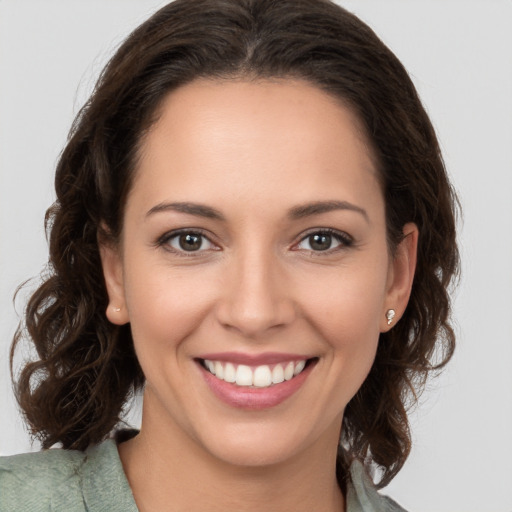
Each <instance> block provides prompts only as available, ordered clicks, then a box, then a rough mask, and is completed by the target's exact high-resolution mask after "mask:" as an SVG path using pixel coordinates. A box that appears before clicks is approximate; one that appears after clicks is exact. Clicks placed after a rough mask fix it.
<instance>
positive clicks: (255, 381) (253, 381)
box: [198, 358, 316, 388]
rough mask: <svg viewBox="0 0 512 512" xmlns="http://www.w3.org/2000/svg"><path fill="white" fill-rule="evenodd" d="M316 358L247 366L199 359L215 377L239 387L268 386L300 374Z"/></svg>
mask: <svg viewBox="0 0 512 512" xmlns="http://www.w3.org/2000/svg"><path fill="white" fill-rule="evenodd" d="M315 359H316V358H311V359H299V360H290V361H285V362H282V363H274V364H262V365H258V366H249V365H246V364H236V363H232V362H226V361H218V360H217V361H215V360H211V359H199V360H198V361H199V363H200V364H201V366H202V367H203V368H204V369H205V370H207V371H208V372H210V373H211V374H212V375H214V376H215V377H216V378H217V379H219V380H222V381H224V382H228V383H230V384H235V385H236V386H241V387H253V388H268V387H271V386H275V385H277V384H281V383H282V382H285V381H289V380H292V379H293V378H294V377H297V376H298V375H300V374H301V373H302V372H303V371H304V370H305V369H306V367H307V366H308V365H311V364H312V363H313V362H314V360H315Z"/></svg>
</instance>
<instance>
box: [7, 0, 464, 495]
mask: <svg viewBox="0 0 512 512" xmlns="http://www.w3.org/2000/svg"><path fill="white" fill-rule="evenodd" d="M199 77H208V78H214V79H215V78H219V79H226V78H227V79H229V78H233V77H236V78H244V79H248V80H250V79H254V78H270V77H272V78H300V79H303V80H306V81H308V82H310V83H312V84H314V85H315V86H317V87H319V88H321V89H322V90H325V91H327V92H328V93H329V94H332V95H334V96H335V97H338V98H340V99H342V100H343V102H344V103H345V104H348V105H350V106H351V108H353V110H354V111H355V112H356V113H357V115H358V116H359V118H360V119H361V120H362V122H363V124H364V126H365V129H366V132H367V137H368V139H369V141H370V142H371V145H372V148H373V151H374V155H375V157H376V160H377V162H378V166H379V173H380V178H381V181H382V186H383V191H384V195H385V201H386V216H387V229H388V238H389V243H390V247H391V248H393V247H396V244H398V243H399V242H400V240H401V237H402V227H403V226H404V224H405V223H407V222H414V223H416V224H417V226H418V228H419V233H420V235H419V248H418V265H417V270H416V274H415V279H414V284H413V289H412V295H411V299H410V302H409V305H408V307H407V309H406V311H405V314H404V315H403V317H402V319H401V320H400V322H398V324H397V325H396V326H395V327H394V328H393V329H392V330H391V331H389V332H387V333H385V334H382V335H381V339H380V342H379V347H378V351H377V355H376V359H375V362H374V364H373V367H372V369H371V372H370V374H369V375H368V377H367V379H366V380H365V382H364V384H363V385H362V387H361V389H360V390H359V391H358V393H357V394H356V396H355V397H354V398H353V399H352V400H351V401H350V403H349V404H348V406H347V408H346V410H345V415H344V419H343V429H342V439H341V446H342V448H341V449H340V452H339V457H338V461H339V464H338V476H339V478H340V481H341V478H343V475H344V474H346V469H347V466H348V464H349V463H350V460H351V459H353V458H358V459H360V460H362V461H365V462H366V463H367V464H369V463H374V464H376V465H378V466H380V468H381V469H382V470H383V477H382V480H381V482H380V485H385V484H386V483H388V482H389V481H390V480H391V479H392V478H393V476H394V475H395V474H396V473H397V472H398V471H399V469H400V468H401V467H402V465H403V463H404V461H405V459H406V458H407V456H408V454H409V451H410V446H411V440H410V433H409V427H408V420H407V407H408V404H410V403H411V402H413V401H414V399H415V398H416V396H417V395H416V393H417V392H419V390H421V388H422V386H423V384H424V383H425V379H426V377H427V375H428V374H429V373H430V372H431V371H432V370H435V369H439V368H441V367H442V366H443V365H444V364H445V363H446V362H447V361H448V360H449V359H450V357H451V355H452V353H453V349H454V334H453V330H452V328H451V326H450V324H449V312H450V300H449V296H448V292H447V288H448V286H449V284H450V282H451V280H452V278H453V276H454V274H455V273H456V271H457V269H458V252H457V246H456V240H455V220H454V213H455V205H456V200H455V196H454V193H453V191H452V188H451V186H450V183H449V181H448V178H447V175H446V172H445V168H444V164H443V161H442V157H441V154H440V149H439V145H438V142H437V139H436V135H435V133H434V130H433V128H432V125H431V123H430V121H429V119H428V116H427V114H426V113H425V111H424V109H423V107H422V105H421V102H420V100H419V98H418V96H417V93H416V90H415V88H414V86H413V84H412V82H411V80H410V78H409V76H408V74H407V72H406V71H405V69H404V68H403V66H402V65H401V63H400V62H399V61H398V59H397V58H396V57H395V56H394V55H393V53H392V52H391V51H390V50H389V49H388V48H387V47H386V46H385V45H384V44H383V43H382V42H381V41H380V40H379V39H378V38H377V36H376V35H375V34H374V33H373V31H372V30H371V29H370V28H369V27H368V26H366V25H365V24H364V23H362V22H361V21H360V20H359V19H358V18H357V17H355V16H354V15H352V14H350V13H349V12H347V11H346V10H344V9H342V8H341V7H339V6H337V5H335V4H334V3H332V2H330V1H328V0H177V1H176V2H173V3H171V4H169V5H167V6H165V7H164V8H162V9H161V10H160V11H158V12H157V13H156V14H154V15H153V16H152V17H151V18H150V19H149V20H147V21H146V22H145V23H143V24H142V25H141V26H139V27H138V28H137V29H136V30H135V31H134V32H133V33H132V34H131V35H130V36H129V37H128V38H127V39H126V41H125V42H124V43H123V44H122V45H121V47H120V48H119V49H118V51H117V52H116V54H115V55H114V56H113V58H112V59H111V60H110V62H109V63H108V65H107V66H106V68H105V69H104V71H103V72H102V74H101V76H100V78H99V80H98V83H97V85H96V88H95V91H94V93H93V95H92V96H91V98H90V99H89V101H88V102H87V104H86V105H85V106H84V107H83V108H82V110H81V111H80V112H79V114H78V116H77V118H76V120H75V122H74V124H73V127H72V129H71V132H70V136H69V140H68V143H67V145H66V147H65V149H64V151H63V153H62V155H61V158H60V160H59V163H58V166H57V171H56V177H55V188H56V192H57V200H56V202H55V204H54V205H53V206H52V207H51V208H50V209H49V210H48V212H47V215H46V226H47V230H48V233H49V240H50V242H49V244H50V260H49V269H48V273H47V276H46V278H45V279H44V282H43V283H42V284H41V285H40V287H39V288H38V289H37V290H36V291H35V293H34V294H33V295H32V297H31V299H30V301H29V303H28V306H27V310H26V318H25V322H24V325H20V327H19V328H18V331H17V333H16V335H15V338H14V342H13V346H12V349H11V365H12V360H13V356H14V352H15V349H16V346H17V345H18V343H19V341H20V339H21V338H22V337H23V335H24V331H25V330H26V332H27V334H28V337H30V338H31V340H32V342H33V344H34V346H35V348H36V350H37V353H38V356H39V358H38V359H37V360H34V361H32V362H27V363H26V364H25V366H24V367H23V368H22V370H21V372H20V374H19V376H18V380H17V383H16V385H15V390H16V396H17V399H18V402H19V404H20V406H21V408H22V410H23V412H24V414H25V417H26V420H27V422H28V424H29V425H30V428H31V431H32V433H33V435H34V436H36V437H38V438H39V439H40V440H41V441H42V445H43V447H49V446H52V445H53V444H55V443H59V442H60V443H62V445H63V447H64V448H76V449H82V450H83V449H85V448H87V447H88V446H89V445H90V444H92V443H97V442H99V441H101V440H102V439H104V438H105V437H107V436H108V435H109V434H110V433H111V431H112V430H113V428H114V427H115V426H116V425H117V424H118V423H119V418H120V416H121V414H122V410H123V406H124V404H125V403H126V402H127V400H128V398H129V396H130V394H131V393H133V391H134V390H136V389H138V388H140V387H141V386H142V385H143V383H144V376H143V374H142V371H141V369H140V367H139V365H138V362H137V359H136V356H135V353H134V349H133V341H132V338H131V333H130V329H129V326H124V327H117V326H115V325H112V324H110V323H109V322H108V321H107V319H106V317H105V309H106V307H107V304H108V298H107V293H106V289H105V284H104V281H103V274H102V269H101V262H100V257H99V251H98V237H104V238H107V237H109V238H110V240H111V241H112V242H114V243H115V242H116V240H118V238H119V236H120V233H121V231H122V219H123V210H124V204H125V201H126V197H127V193H128V191H129V190H130V186H131V183H132V180H133V174H134V170H135V168H136V158H137V152H138V148H139V146H140V142H141V139H142V137H143V135H144V133H145V132H146V131H147V129H148V128H149V127H150V126H151V124H152V123H153V122H154V119H155V115H156V112H157V109H158V106H159V105H160V104H161V102H162V100H163V98H164V97H165V96H166V95H167V94H168V92H169V91H171V90H173V89H175V88H177V87H179V86H180V85H183V84H186V83H188V82H190V81H192V80H194V79H196V78H199ZM102 226H106V228H107V229H106V230H103V229H102ZM107 231H108V233H107ZM411 399H412V400H411Z"/></svg>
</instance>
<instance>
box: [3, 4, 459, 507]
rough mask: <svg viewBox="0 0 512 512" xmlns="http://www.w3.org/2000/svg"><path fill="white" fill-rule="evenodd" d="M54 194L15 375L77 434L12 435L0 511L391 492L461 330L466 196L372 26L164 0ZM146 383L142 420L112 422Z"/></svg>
mask: <svg viewBox="0 0 512 512" xmlns="http://www.w3.org/2000/svg"><path fill="white" fill-rule="evenodd" d="M56 192H57V202H56V203H55V204H54V206H53V207H52V208H50V210H49V212H48V215H47V221H48V228H49V231H50V258H51V272H50V275H49V276H48V278H47V280H46V281H45V282H44V283H43V284H42V285H41V287H40V288H39V289H38V290H37V291H36V292H35V293H34V295H33V296H32V298H31V300H30V303H29V306H28V308H27V314H26V322H25V323H26V328H27V331H28V333H29V335H30V338H31V340H32V342H33V343H34V345H35V347H36V348H37V351H38V355H39V359H38V360H35V361H32V362H29V363H27V364H26V366H25V367H24V369H23V371H22V373H21V375H20V378H19V380H18V382H17V398H18V401H19V403H20V406H21V407H22V410H23V411H24V413H25V415H26V419H27V422H28V424H29V425H30V426H31V429H32V431H33V433H34V434H35V435H36V436H37V437H39V438H40V439H41V441H42V444H43V447H44V448H49V447H51V446H53V445H55V444H58V443H60V444H61V446H62V447H63V448H65V449H66V450H52V451H46V452H42V453H40V454H35V455H22V456H16V457H12V458H6V459H3V460H2V462H1V463H0V489H1V491H2V492H1V494H0V509H1V510H11V509H12V508H18V509H23V510H39V508H41V509H45V510H46V509H48V508H49V507H53V509H54V510H60V509H63V510H64V509H65V510H100V509H103V508H105V509H106V508H107V507H108V508H110V509H112V510H137V508H138V509H139V510H205V509H213V510H215V509H219V510H226V509H234V510H253V509H256V508H258V509H261V508H263V507H264V508H267V509H270V510H274V509H275V510H278V509H279V510H326V511H327V510H329V511H332V510H348V511H350V512H354V511H357V510H387V509H389V510H401V509H400V507H399V506H398V505H396V504H395V503H394V502H392V501H391V500H389V499H388V498H385V497H382V496H380V495H379V494H377V491H376V489H375V488H374V487H373V485H372V484H371V482H370V480H369V478H368V477H367V476H366V475H365V471H366V472H368V473H370V472H371V470H372V468H377V469H380V471H381V478H380V479H379V480H378V482H377V485H378V486H384V485H386V484H387V483H388V482H389V481H390V480H391V479H392V478H393V476H394V475H396V473H397V472H398V471H399V470H400V468H401V467H402V465H403V463H404V461H405V459H406V457H407V455H408V453H409V450H410V434H409V430H408V424H407V416H406V408H407V406H408V404H409V401H410V398H411V395H412V397H415V392H416V390H418V389H420V388H421V385H422V383H424V381H425V378H426V377H427V375H428V373H429V372H430V371H431V370H434V369H436V368H440V367H442V366H443V365H444V364H446V362H447V361H448V360H449V358H450V357H451V354H452V352H453V347H454V337H453V332H452V330H451V327H450V324H449V320H448V315H449V297H448V295H447V291H446V290H447V287H448V285H449V283H450V281H451V279H452V276H453V275H454V273H455V272H456V270H457V264H458V256H457V248H456V243H455V228H454V201H455V200H454V196H453V193H452V191H451V187H450V184H449V182H448V180H447V177H446V173H445V169H444V165H443V162H442V159H441V156H440V151H439V146H438V143H437V140H436V137H435V133H434V131H433V129H432V126H431V124H430V122H429V120H428V117H427V115H426V114H425V112H424V110H423V108H422V106H421V103H420V101H419V99H418V97H417V94H416V91H415V89H414V87H413V85H412V83H411V81H410V79H409V78H408V76H407V73H406V72H405V70H404V69H403V67H402V65H401V64H400V63H399V62H398V60H397V59H396V57H395V56H394V55H393V54H392V53H391V52H390V51H389V50H388V49H387V48H386V47H385V46H384V45H383V44H382V42H381V41H380V40H379V39H378V38H377V37H376V36H375V34H373V32H372V31H371V30H370V29H369V28H368V27H367V26H365V25H364V24H363V23H362V22H361V21H360V20H358V19H357V18H355V17H354V16H353V15H351V14H349V13H347V12H346V11H344V10H343V9H341V8H339V7H337V6H336V5H334V4H332V3H330V2H327V1H318V0H307V1H291V0H290V1H288V0H285V1H279V2H274V1H270V0H252V1H251V0H245V1H238V0H237V1H235V0H223V1H221V0H178V1H176V2H174V3H171V4H169V5H168V6H166V7H164V8H163V9H161V10H160V11H159V12H158V13H156V14H155V15H154V16H153V17H152V18H150V19H149V20H148V21H147V22H146V23H144V24H143V25H141V26H140V27H139V28H138V29H137V30H136V31H135V32H134V33H133V34H132V35H131V36H130V37H129V38H128V39H127V40H126V41H125V43H124V44H123V45H122V46H121V47H120V49H119V50H118V51H117V53H116V55H115V56H114V57H113V58H112V60H111V61H110V63H109V64H108V65H107V67H106V69H105V71H104V72H103V74H102V76H101V77H100V80H99V82H98V84H97V87H96V90H95V92H94V94H93V96H92V97H91V99H90V101H89V102H88V103H87V105H86V106H85V107H84V109H83V110H82V111H81V113H80V114H79V116H78V118H77V120H76V121H75V124H74V126H73V129H72V133H71V136H70V139H69V142H68V144H67V146H66V148H65V150H64V152H63V154H62V156H61V159H60V161H59V164H58V167H57V172H56ZM19 332H20V333H21V330H20V331H19ZM20 337H21V335H20V334H18V335H17V336H16V339H15V342H14V344H13V354H14V350H15V348H16V346H17V343H18V341H19V340H20ZM434 355H436V356H437V359H435V358H434ZM143 386H144V407H143V416H142V426H141V430H140V433H137V432H126V431H120V432H119V433H118V435H117V436H116V441H114V440H107V441H105V439H106V438H108V437H109V436H111V435H112V432H113V431H114V430H115V429H116V427H117V426H118V424H119V418H120V415H121V413H122V409H123V406H124V404H125V403H126V402H127V400H128V398H129V397H130V396H131V394H132V393H133V392H134V391H135V390H137V389H140V388H142V387H143ZM27 482H29V483H28V484H27ZM20 485H21V487H20ZM27 487H28V488H27ZM20 489H24V490H23V492H21V490H20ZM38 507H39V508H38Z"/></svg>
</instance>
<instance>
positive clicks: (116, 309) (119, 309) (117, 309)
mask: <svg viewBox="0 0 512 512" xmlns="http://www.w3.org/2000/svg"><path fill="white" fill-rule="evenodd" d="M112 309H113V310H114V311H115V312H116V313H119V311H121V308H112Z"/></svg>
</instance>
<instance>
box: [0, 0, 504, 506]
mask: <svg viewBox="0 0 512 512" xmlns="http://www.w3.org/2000/svg"><path fill="white" fill-rule="evenodd" d="M164 3H165V2H162V1H156V0H108V1H105V0H87V1H85V0H83V1H79V0H45V1H44V2H43V1H40V0H34V1H29V0H10V1H9V0H0V454H4V455H5V454H12V453H18V452H21V451H28V450H30V449H37V445H34V446H33V447H31V444H30V440H29V437H28V435H27V433H26V431H25V429H24V427H23V422H22V420H21V419H20V416H19V413H18V412H17V410H16V408H15V405H14V401H13V398H12V392H11V387H10V379H9V371H8V347H9V344H10V340H11V338H12V334H13V332H14V330H15V328H16V325H17V322H18V315H19V314H20V313H21V312H22V310H23V305H24V300H25V298H26V293H23V292H22V293H21V294H20V296H19V300H18V301H17V302H16V308H15V307H14V305H13V302H12V297H13V294H14V291H15V289H16V287H17V285H19V284H20V283H21V282H22V281H24V280H26V279H28V278H30V277H33V276H37V275H38V274H39V272H40V271H41V270H42V268H43V266H44V264H45V262H46V259H47V245H46V240H45V235H44V231H43V217H44V212H45V210H46V208H47V207H48V206H49V205H50V203H51V202H52V201H53V198H54V193H53V172H54V167H55V163H56V160H57V157H58V155H59V152H60V151H61V149H62V147H63V145H64V143H65V140H66V134H67V131H68V129H69V127H70V125H71V122H72V119H73V117H74V115H75V114H76V113H77V111H78V109H79V108H80V106H81V105H82V104H83V102H84V101H85V99H86V98H87V96H88V94H89V93H90V91H91V89H92V87H93V84H94V82H95V79H96V77H97V75H98V73H99V71H100V70H101V68H102V65H103V64H104V63H105V62H106V59H107V58H108V57H109V56H110V55H111V54H112V51H113V49H114V48H115V47H116V45H118V44H119V43H120V41H121V40H122V39H123V38H124V37H125V36H126V35H127V34H128V33H129V31H131V30H132V29H133V28H135V26H137V25H138V24H139V23H140V22H142V21H143V20H144V19H145V18H146V17H147V16H148V15H150V14H151V13H152V12H154V11H155V10H156V8H157V7H159V6H161V5H163V4H164ZM340 3H342V5H344V6H345V7H347V8H348V9H349V10H351V11H353V12H355V13H356V14H357V15H359V16H360V17H361V18H362V19H363V20H365V21H366V22H367V23H369V24H370V26H372V27H373V28H374V30H375V31H376V32H377V34H379V36H380V37H381V38H382V39H383V40H384V42H385V43H386V44H388V45H389V46H390V47H391V48H392V50H393V51H394V52H395V53H396V54H397V56H398V57H399V58H400V59H401V60H402V62H403V63H404V64H405V66H406V68H407V69H408V70H409V71H410V73H411V76H412V78H413V80H414V82H415V84H416V86H417V88H418V90H419V92H420V95H421V97H422V98H423V101H424V103H425V105H426V108H427V110H428V112H429V113H430V115H431V118H432V120H433V123H434V125H435V127H436V129H437V132H438V135H439V138H440V140H441V144H442V148H443V151H444V156H445V159H446V163H447V167H448V170H449V172H450V175H451V177H452V179H453V182H454V184H455V187H456V189H457V191H458V193H459V194H460V198H461V202H462V206H463V209H464V219H463V222H461V223H460V243H461V251H462V258H463V269H462V270H463V273H462V280H461V284H460V287H459V289H458V291H457V293H456V295H455V301H454V316H455V318H456V323H457V327H456V328H457V334H458V348H457V352H456V355H455V357H454V359H453V362H452V364H451V365H450V366H449V368H448V369H447V370H446V372H445V373H444V374H443V375H442V376H441V377H440V378H438V379H437V380H435V381H434V382H431V383H430V385H429V387H428V389H427V392H426V393H425V394H424V395H423V397H422V399H421V403H420V407H419V408H418V409H417V410H416V411H415V412H414V413H413V415H412V426H413V440H414V448H413V451H412V454H411V456H410V459H409V460H408V462H407V464H406V466H405V467H404V469H403V470H402V472H401V473H400V474H399V475H398V476H397V477H396V479H395V480H394V481H393V482H392V483H391V485H389V486H388V488H387V489H386V490H385V492H386V493H388V494H390V495H391V496H393V497H394V498H395V499H396V500H397V501H399V502H400V503H401V504H402V505H403V506H404V507H406V508H407V509H410V510H411V511H415V512H442V511H446V512H448V511H449V512H455V511H465V512H485V511H489V512H511V511H512V371H511V370H512V200H511V198H512V194H511V193H512V2H510V1H500V0H485V1H484V0H482V1H470V0H466V1H462V0H460V1H454V0H443V1H441V0H437V1H436V0H428V1H427V0H414V1H412V0H402V1H398V0H352V1H346V2H343V1H341V2H340ZM130 418H131V419H130V421H133V422H134V423H135V424H136V423H137V421H138V419H137V418H138V413H137V411H135V412H133V413H132V415H131V416H130Z"/></svg>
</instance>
